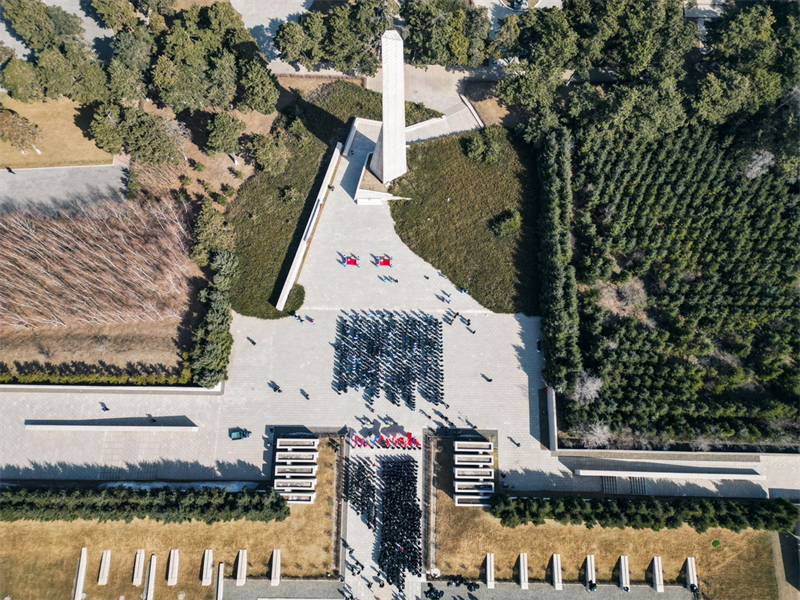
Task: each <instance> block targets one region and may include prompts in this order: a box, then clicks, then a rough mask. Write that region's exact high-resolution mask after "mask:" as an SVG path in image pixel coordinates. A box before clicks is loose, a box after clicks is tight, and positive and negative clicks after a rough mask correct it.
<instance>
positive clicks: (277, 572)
mask: <svg viewBox="0 0 800 600" xmlns="http://www.w3.org/2000/svg"><path fill="white" fill-rule="evenodd" d="M269 584H270V585H272V586H277V585H280V584H281V551H280V550H278V549H277V548H276V549H275V550H273V551H272V572H271V573H270V578H269Z"/></svg>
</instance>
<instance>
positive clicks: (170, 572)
mask: <svg viewBox="0 0 800 600" xmlns="http://www.w3.org/2000/svg"><path fill="white" fill-rule="evenodd" d="M180 559H181V558H180V554H178V550H177V548H173V549H172V550H170V551H169V564H168V565H167V585H178V563H179V562H180Z"/></svg>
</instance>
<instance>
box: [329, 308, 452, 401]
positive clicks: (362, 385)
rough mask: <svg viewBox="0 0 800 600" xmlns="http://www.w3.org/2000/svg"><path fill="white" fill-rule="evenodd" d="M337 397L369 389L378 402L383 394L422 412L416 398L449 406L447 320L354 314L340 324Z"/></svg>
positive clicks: (371, 398) (370, 396)
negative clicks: (446, 390)
mask: <svg viewBox="0 0 800 600" xmlns="http://www.w3.org/2000/svg"><path fill="white" fill-rule="evenodd" d="M334 346H335V348H336V365H335V373H336V375H335V382H334V385H335V387H336V391H337V393H340V394H341V393H347V391H348V390H349V389H350V388H353V389H355V390H363V391H364V394H365V396H366V399H367V401H368V402H369V403H370V404H372V403H373V402H374V400H375V398H378V397H379V396H380V394H381V392H383V393H384V394H385V395H386V398H387V399H388V400H389V401H391V402H393V403H394V404H397V405H398V406H399V405H400V404H401V403H402V402H405V403H406V404H407V405H408V406H409V407H410V408H411V409H412V410H416V394H417V393H419V395H420V396H421V397H422V398H424V399H426V400H428V401H430V402H433V403H434V404H440V403H443V402H444V389H443V381H444V380H443V375H442V322H441V321H440V320H439V319H436V318H434V317H432V316H430V315H426V314H422V315H408V314H397V313H393V312H390V311H370V312H367V313H353V314H350V315H347V316H346V317H340V318H339V321H338V323H337V339H336V343H335V345H334Z"/></svg>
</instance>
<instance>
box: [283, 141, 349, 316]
mask: <svg viewBox="0 0 800 600" xmlns="http://www.w3.org/2000/svg"><path fill="white" fill-rule="evenodd" d="M353 127H354V128H355V126H353ZM351 134H352V131H351ZM348 140H352V138H351V137H349V138H348ZM348 147H349V141H348ZM341 157H342V143H341V142H339V143H338V144H336V150H334V152H333V156H331V160H330V163H328V170H327V171H326V172H325V178H324V179H323V180H322V185H321V186H320V190H319V192H318V194H317V200H316V201H315V202H314V208H313V209H312V210H311V216H310V217H309V218H308V223H307V224H306V229H305V231H304V232H303V238H302V239H301V240H300V244H299V245H298V247H297V252H295V255H294V260H293V261H292V267H291V268H290V269H289V274H288V275H287V276H286V281H285V282H284V284H283V289H282V290H281V295H280V296H279V297H278V303H277V304H276V305H275V308H277V309H278V310H283V309H284V307H285V306H286V301H287V300H288V299H289V292H291V291H292V288H293V287H294V284H295V282H296V281H297V278H298V277H299V276H300V267H302V266H303V260H304V259H305V256H306V250H308V244H309V243H310V241H311V235H312V234H313V233H314V226H315V225H316V224H317V219H319V213H320V211H321V210H322V203H323V202H325V198H326V197H327V195H328V186H329V185H330V184H331V181H332V180H333V174H334V173H336V167H337V165H338V164H339V159H340V158H341Z"/></svg>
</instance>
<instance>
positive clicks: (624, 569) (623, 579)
mask: <svg viewBox="0 0 800 600" xmlns="http://www.w3.org/2000/svg"><path fill="white" fill-rule="evenodd" d="M619 587H620V588H622V590H623V591H625V592H629V591H630V590H631V571H630V568H629V566H628V557H627V556H624V555H623V556H620V557H619Z"/></svg>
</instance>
